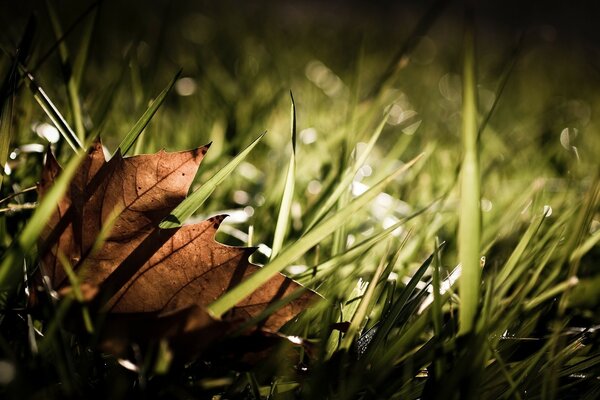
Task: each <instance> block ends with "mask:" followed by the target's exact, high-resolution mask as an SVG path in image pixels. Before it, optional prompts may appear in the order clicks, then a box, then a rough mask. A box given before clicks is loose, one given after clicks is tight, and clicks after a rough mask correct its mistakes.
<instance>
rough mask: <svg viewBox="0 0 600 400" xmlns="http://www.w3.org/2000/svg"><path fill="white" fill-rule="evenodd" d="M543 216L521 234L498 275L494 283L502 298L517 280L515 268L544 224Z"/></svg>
mask: <svg viewBox="0 0 600 400" xmlns="http://www.w3.org/2000/svg"><path fill="white" fill-rule="evenodd" d="M545 216H546V214H544V215H542V216H541V217H539V219H538V220H537V221H533V222H532V223H531V224H530V225H529V228H527V230H526V231H525V233H524V234H523V237H521V240H520V241H519V243H518V244H517V246H516V247H515V249H514V250H513V252H512V253H511V255H510V257H509V258H508V260H507V261H506V263H505V264H504V266H503V267H502V269H501V270H500V272H499V273H498V276H497V278H496V283H497V285H498V288H499V289H498V290H499V293H500V296H503V295H504V294H505V293H506V291H507V290H508V289H509V287H510V285H512V284H513V283H514V282H515V281H516V280H517V279H518V278H519V276H520V274H519V273H515V268H516V267H517V264H518V263H519V260H521V258H522V257H523V254H524V253H525V251H526V250H527V249H528V248H529V244H530V243H531V240H532V239H533V238H534V236H535V234H536V233H537V232H538V231H539V229H540V227H541V225H542V222H544V218H545Z"/></svg>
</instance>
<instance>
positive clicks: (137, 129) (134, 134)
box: [118, 70, 181, 155]
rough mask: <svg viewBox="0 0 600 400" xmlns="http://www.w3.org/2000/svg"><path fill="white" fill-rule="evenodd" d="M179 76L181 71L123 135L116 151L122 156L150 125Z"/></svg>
mask: <svg viewBox="0 0 600 400" xmlns="http://www.w3.org/2000/svg"><path fill="white" fill-rule="evenodd" d="M179 75H181V70H179V71H178V72H177V73H176V74H175V76H174V77H173V79H171V82H169V84H168V85H167V87H166V88H164V89H163V90H162V92H160V93H159V94H158V96H157V97H156V99H154V101H152V103H151V104H150V106H149V107H148V109H147V110H146V111H145V112H144V114H142V116H141V117H140V119H139V120H138V121H137V122H136V123H135V125H133V127H132V128H131V130H130V131H129V132H128V133H127V135H125V137H124V138H123V141H121V144H119V148H118V150H120V151H121V154H123V155H125V154H127V152H128V151H129V150H130V149H131V146H133V145H134V143H135V141H136V140H137V139H138V138H139V136H140V134H141V133H142V132H143V131H144V128H146V126H147V125H148V123H150V120H151V119H152V117H153V116H154V114H156V111H158V108H159V107H160V106H161V105H162V104H163V102H164V101H165V98H166V97H167V94H168V93H169V92H170V91H171V89H172V88H173V85H175V82H177V79H178V78H179Z"/></svg>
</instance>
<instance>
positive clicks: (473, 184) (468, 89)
mask: <svg viewBox="0 0 600 400" xmlns="http://www.w3.org/2000/svg"><path fill="white" fill-rule="evenodd" d="M466 24H467V27H466V30H465V38H464V46H465V54H464V66H463V109H462V113H463V114H462V119H463V122H462V143H463V165H462V170H461V187H460V196H461V198H460V211H459V212H460V215H459V228H458V258H459V262H460V263H461V264H462V274H461V277H460V282H459V287H460V298H461V307H460V317H459V319H460V328H459V333H460V334H461V335H463V334H466V333H469V332H470V331H471V330H472V328H473V323H474V321H475V315H476V313H477V308H478V305H479V292H480V280H481V268H480V267H479V257H480V254H479V251H480V249H479V246H480V240H481V208H480V205H479V201H480V197H481V195H480V191H481V188H480V177H479V155H478V150H477V134H478V129H477V95H476V93H477V86H476V82H475V37H474V32H473V22H472V21H471V20H470V19H469V20H467V22H466Z"/></svg>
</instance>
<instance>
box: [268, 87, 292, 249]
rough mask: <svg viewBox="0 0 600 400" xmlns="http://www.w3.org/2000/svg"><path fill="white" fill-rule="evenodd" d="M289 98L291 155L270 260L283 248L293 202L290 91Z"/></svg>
mask: <svg viewBox="0 0 600 400" xmlns="http://www.w3.org/2000/svg"><path fill="white" fill-rule="evenodd" d="M290 98H291V103H292V104H291V110H290V118H291V126H290V132H291V135H292V154H291V155H290V162H289V164H288V170H287V174H286V176H285V185H284V187H283V195H282V196H281V204H280V206H279V215H278V216H277V224H276V225H275V233H274V235H273V247H272V251H271V258H275V257H277V254H279V251H280V250H281V248H282V247H283V241H284V239H285V236H286V234H287V231H288V226H289V222H290V211H291V209H292V202H293V200H294V185H295V181H296V103H295V102H294V95H293V94H292V92H291V91H290Z"/></svg>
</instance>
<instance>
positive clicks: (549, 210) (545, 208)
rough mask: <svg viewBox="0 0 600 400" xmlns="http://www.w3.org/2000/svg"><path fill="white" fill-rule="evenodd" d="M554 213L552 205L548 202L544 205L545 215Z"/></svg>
mask: <svg viewBox="0 0 600 400" xmlns="http://www.w3.org/2000/svg"><path fill="white" fill-rule="evenodd" d="M551 215H552V207H550V206H549V205H548V204H546V205H545V206H544V217H549V216H551Z"/></svg>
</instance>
